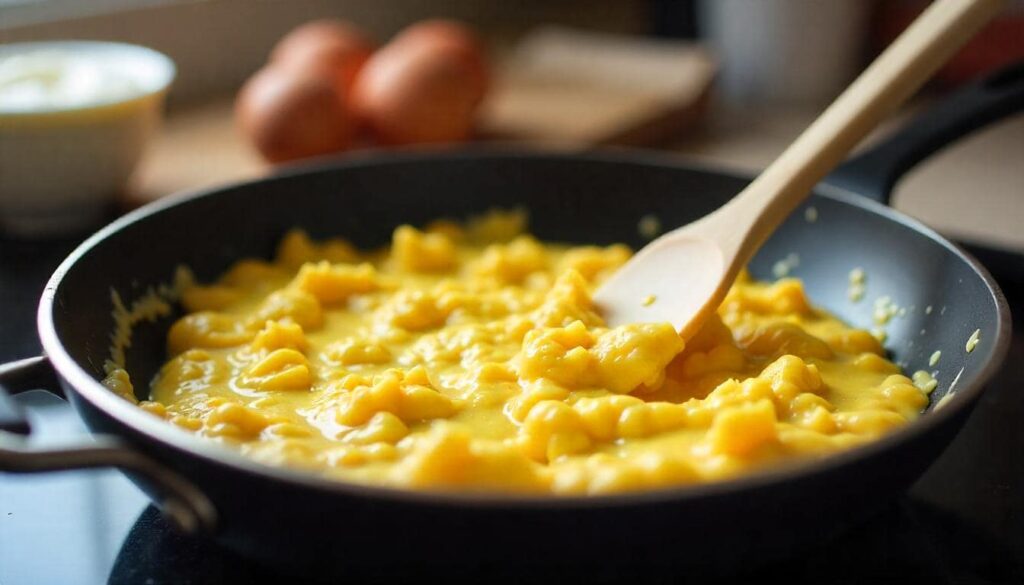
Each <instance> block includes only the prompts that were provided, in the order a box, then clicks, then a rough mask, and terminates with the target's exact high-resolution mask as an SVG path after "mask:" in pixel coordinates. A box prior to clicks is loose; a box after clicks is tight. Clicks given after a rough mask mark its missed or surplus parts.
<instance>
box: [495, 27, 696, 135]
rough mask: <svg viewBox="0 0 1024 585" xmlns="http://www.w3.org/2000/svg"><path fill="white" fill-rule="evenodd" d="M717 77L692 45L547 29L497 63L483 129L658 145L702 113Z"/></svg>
mask: <svg viewBox="0 0 1024 585" xmlns="http://www.w3.org/2000/svg"><path fill="white" fill-rule="evenodd" d="M714 75H715V61H714V59H712V58H711V56H710V55H709V53H708V52H707V51H706V50H704V49H702V48H701V47H699V46H697V45H694V44H693V43H687V42H680V41H670V40H655V39H649V38H645V37H631V36H621V35H610V34H603V33H592V32H583V31H578V30H573V29H567V28H560V27H544V28H541V29H538V30H536V31H535V32H533V33H531V34H529V35H527V36H526V37H525V38H524V39H523V40H522V41H521V42H520V43H519V44H518V45H517V47H516V48H515V49H514V50H513V51H512V53H511V54H510V55H509V56H508V57H507V58H506V59H504V60H503V61H501V63H500V66H499V68H498V74H497V76H496V83H495V86H494V91H492V93H491V95H490V96H489V98H488V99H487V101H486V102H485V104H484V106H483V111H482V113H481V119H480V129H481V133H482V135H483V136H484V137H485V138H487V139H495V140H512V141H523V140H525V141H529V142H531V143H540V144H546V145H552V146H558V145H567V146H580V145H599V144H627V145H639V146H650V145H657V144H660V143H662V142H664V141H666V140H669V139H678V138H679V137H680V135H681V133H682V132H684V131H685V130H686V128H687V127H688V126H689V125H690V124H692V123H693V122H694V121H695V120H696V119H697V118H698V117H699V116H700V114H701V112H702V111H703V108H704V105H705V104H706V102H707V99H706V98H707V95H708V89H709V88H710V86H711V82H712V80H713V78H714Z"/></svg>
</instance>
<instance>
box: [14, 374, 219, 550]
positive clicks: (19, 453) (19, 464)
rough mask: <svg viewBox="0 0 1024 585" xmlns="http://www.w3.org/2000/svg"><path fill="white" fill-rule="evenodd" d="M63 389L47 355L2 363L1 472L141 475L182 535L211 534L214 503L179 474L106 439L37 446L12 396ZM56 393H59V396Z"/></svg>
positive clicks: (108, 438) (214, 521)
mask: <svg viewBox="0 0 1024 585" xmlns="http://www.w3.org/2000/svg"><path fill="white" fill-rule="evenodd" d="M57 388H60V383H59V382H58V380H57V374H56V372H54V370H53V367H52V366H51V365H50V361H49V360H48V359H46V357H44V356H40V357H34V358H28V359H24V360H20V361H16V362H10V363H7V364H0V472H13V473H40V472H46V471H67V470H73V469H95V468H100V467H116V468H118V469H120V470H122V471H126V472H129V473H132V474H135V475H138V476H140V477H141V478H142V479H143V480H144V482H145V483H146V484H147V485H148V486H152V487H153V489H154V490H155V493H156V496H155V498H154V499H155V501H156V504H157V506H158V507H159V508H160V510H161V511H162V512H163V514H164V516H165V517H166V518H167V519H168V520H169V521H170V522H171V524H173V525H174V526H176V527H177V528H178V529H179V530H181V531H182V532H185V533H187V534H199V533H210V532H212V530H213V528H214V526H215V524H216V512H215V510H214V508H213V505H212V504H211V503H210V501H209V500H208V499H207V498H206V496H205V495H203V493H202V492H201V491H199V489H198V488H197V487H196V486H195V485H193V484H192V482H190V481H188V480H187V479H185V478H184V477H182V476H181V475H179V474H177V473H176V472H173V471H171V470H169V469H167V468H165V467H163V466H162V465H160V464H159V463H157V462H155V461H153V460H152V459H150V458H149V457H147V456H145V455H143V454H142V453H140V452H138V451H136V450H134V449H132V448H131V447H129V446H128V445H127V444H126V443H125V442H124V441H122V440H121V439H118V438H116V437H112V436H107V435H95V436H92V437H83V438H81V439H76V440H74V441H73V442H71V443H70V444H66V445H47V446H46V447H40V446H35V445H33V444H32V443H31V442H30V441H29V440H28V439H29V436H28V435H29V434H30V433H29V431H30V430H31V428H30V425H29V423H28V419H27V418H26V417H25V414H24V412H23V411H22V410H21V409H20V408H19V407H18V405H17V403H15V402H14V400H13V399H12V395H14V394H19V393H21V392H25V391H28V390H36V389H42V390H48V391H51V392H54V389H57ZM55 393H56V392H55Z"/></svg>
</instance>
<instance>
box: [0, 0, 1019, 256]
mask: <svg viewBox="0 0 1024 585" xmlns="http://www.w3.org/2000/svg"><path fill="white" fill-rule="evenodd" d="M927 3H928V2H927V1H925V0H894V1H886V2H872V1H867V0H833V1H829V2H818V1H815V0H760V1H751V0H617V1H615V2H593V1H591V0H562V1H559V2H551V1H547V0H518V1H515V2H488V1H484V0H444V1H442V2H439V1H437V0H388V1H370V0H92V1H90V2H80V1H76V0H0V43H3V44H10V43H21V42H36V41H45V40H51V39H89V40H104V41H119V42H125V43H133V44H138V45H143V46H145V47H149V48H152V49H155V50H157V51H159V52H161V53H163V54H165V55H167V56H168V57H170V58H171V59H172V60H173V62H174V63H175V65H176V67H177V71H176V77H175V78H174V81H173V84H172V85H171V87H170V91H169V93H168V94H167V115H166V118H165V120H164V123H163V124H162V126H161V128H160V130H159V131H157V132H156V135H155V137H154V138H153V139H152V140H151V141H147V145H146V151H147V157H146V158H145V159H144V160H143V162H142V163H141V167H140V168H139V169H138V171H137V172H135V173H134V175H133V178H132V180H131V182H130V183H128V185H127V187H125V188H124V189H122V190H120V193H119V197H120V198H121V200H122V202H123V204H124V205H126V206H129V207H130V206H133V205H137V204H139V203H143V202H146V201H149V200H152V199H154V198H157V197H160V196H162V195H165V194H168V193H172V192H176V191H180V190H183V189H193V188H198V187H203V186H208V185H212V184H216V183H220V182H223V181H228V180H237V179H244V178H248V177H253V176H256V175H259V174H261V173H264V172H266V171H267V169H268V168H270V167H269V164H268V162H267V159H268V158H269V159H270V160H274V161H275V162H282V160H291V159H295V158H302V157H304V156H307V155H308V152H307V151H302V150H301V149H299V150H298V151H295V152H286V153H283V155H282V153H281V152H277V153H268V152H267V148H266V144H263V146H261V142H260V141H261V140H263V143H266V140H267V139H269V138H277V135H268V132H271V130H267V128H268V127H269V126H272V123H280V124H284V123H285V122H288V124H285V125H291V126H295V124H292V122H293V120H292V119H291V118H288V116H289V115H294V112H288V111H285V112H284V113H282V110H288V108H289V107H292V109H293V110H294V109H296V106H295V105H294V104H277V103H274V104H270V105H269V106H268V105H267V104H266V103H263V102H262V101H261V100H260V99H255V98H253V99H249V100H248V101H246V100H245V98H244V97H239V91H240V88H242V87H243V84H244V83H245V81H246V80H247V79H249V78H250V77H251V76H253V74H254V73H255V72H257V71H259V70H261V68H265V64H266V63H267V61H268V58H269V55H270V54H271V52H272V50H273V49H274V47H275V46H276V45H277V44H278V43H279V42H280V41H281V39H282V37H284V36H285V35H286V34H287V33H289V31H293V30H294V29H295V28H296V27H298V26H299V25H302V24H304V23H308V22H310V21H314V20H318V19H334V20H342V21H345V22H346V23H348V24H349V25H351V26H353V27H355V29H356V30H357V31H358V33H359V34H360V35H361V36H362V38H364V39H367V41H368V43H369V45H370V47H371V50H372V49H377V53H381V52H382V51H381V50H380V49H381V48H387V47H389V46H390V45H389V41H390V40H391V39H393V38H394V37H395V35H396V33H400V32H401V31H403V29H406V28H407V27H409V26H410V25H412V24H414V23H417V22H419V21H422V20H424V19H437V18H444V19H449V20H452V21H455V22H456V23H460V24H462V25H464V26H465V27H466V30H468V31H469V32H470V33H471V34H472V35H474V36H475V37H476V40H477V41H478V42H479V44H480V50H481V52H482V57H481V59H482V63H483V65H484V67H485V69H484V71H485V72H486V74H487V75H486V80H487V84H486V88H485V90H483V91H482V92H481V93H482V97H481V98H480V99H479V100H474V101H473V103H472V106H471V107H470V106H466V108H468V109H469V110H470V112H471V113H470V115H471V116H472V119H471V121H470V124H471V125H470V126H469V132H468V133H467V132H462V131H455V134H454V135H449V136H442V137H441V138H443V139H440V140H421V139H418V138H416V137H402V136H399V137H395V136H388V135H387V132H386V131H383V130H381V131H380V132H377V136H376V138H374V137H373V136H370V137H369V138H367V134H366V133H365V132H363V131H362V130H358V131H353V132H355V134H354V135H352V136H349V137H348V138H346V139H343V140H340V141H338V142H337V143H336V144H333V146H332V145H331V144H327V145H323V144H321V145H319V146H317V147H313V148H312V152H313V153H314V154H334V153H339V152H345V151H350V150H353V149H360V148H365V147H380V146H384V147H390V146H395V145H404V146H407V145H409V144H411V143H416V142H461V141H463V140H478V141H479V140H486V141H502V142H508V141H513V142H527V143H530V144H532V145H538V146H544V147H551V148H589V147H592V146H595V145H609V144H610V145H629V146H640V147H648V148H660V149H666V150H670V151H673V152H678V153H679V154H680V155H681V156H686V157H690V158H695V159H699V160H704V161H711V162H714V163H718V164H723V165H726V166H729V167H738V168H741V169H747V170H751V171H753V170H757V169H760V168H763V167H764V166H765V165H766V164H767V163H768V162H770V161H771V160H772V159H773V158H774V157H775V156H776V155H777V154H778V153H779V152H780V151H781V149H782V148H783V147H784V146H785V145H786V144H788V142H789V141H790V140H792V139H793V138H794V137H795V136H796V135H797V134H798V133H799V131H800V130H802V129H803V127H804V126H805V125H806V123H808V122H809V121H810V120H812V119H813V118H814V116H815V115H816V114H817V113H818V112H819V111H820V109H821V107H822V106H823V105H824V104H826V103H827V102H828V101H829V100H830V99H831V98H833V97H835V96H836V95H837V94H838V93H839V92H840V91H841V90H842V88H843V87H844V86H845V84H847V83H848V82H849V81H850V80H851V79H852V78H853V77H854V76H855V75H856V74H857V72H858V71H859V70H860V69H861V68H862V67H863V66H864V65H865V64H866V63H867V62H868V61H869V60H870V58H871V57H872V56H873V55H874V54H875V53H877V51H878V50H879V49H880V48H881V47H884V46H885V45H886V44H887V43H888V42H889V41H890V40H891V39H892V38H893V37H894V36H895V35H896V34H898V32H899V31H900V30H901V29H902V28H903V27H904V26H905V25H906V23H907V22H909V21H910V20H911V19H912V18H913V17H914V16H915V15H916V14H917V13H918V12H919V11H920V10H922V8H923V7H924V6H926V5H927ZM1021 39H1024V2H1022V1H1021V0H1012V1H1011V2H1010V3H1009V5H1008V8H1007V9H1006V10H1005V12H1004V14H1003V15H1002V16H1001V17H1000V18H999V19H998V20H997V21H996V22H994V23H993V24H991V25H990V26H989V27H988V28H987V29H986V31H985V32H984V33H983V34H982V35H981V36H980V37H979V38H978V39H976V40H975V41H974V42H973V43H972V44H971V45H970V46H968V47H967V48H966V49H965V50H963V51H962V52H961V54H960V55H959V56H958V57H957V58H956V59H955V60H954V61H953V62H952V63H950V64H949V65H948V66H947V67H946V68H945V69H944V70H943V71H942V73H941V74H940V75H939V76H938V77H937V79H936V80H935V81H934V83H932V84H931V86H930V87H929V88H928V90H927V92H926V94H925V95H924V96H922V97H921V98H919V99H918V100H916V101H915V102H914V103H913V104H912V105H911V106H910V107H909V108H907V112H906V113H904V114H903V116H904V117H905V116H907V115H909V114H910V113H912V112H913V111H916V110H919V109H920V108H922V107H924V106H925V105H926V104H927V103H929V101H930V100H932V99H934V97H935V96H937V95H940V94H942V93H943V92H946V91H949V90H950V89H951V88H954V87H956V86H957V85H958V84H962V83H964V82H966V81H968V80H971V79H975V78H977V77H979V76H981V75H984V74H985V73H986V72H989V71H992V70H993V69H995V68H998V67H999V66H1001V65H1005V64H1007V63H1011V62H1014V61H1017V60H1020V59H1022V58H1024V42H1022V40H1021ZM390 44H394V43H390ZM394 52H395V51H392V53H394ZM396 58H397V57H396ZM0 60H2V55H0ZM383 60H384V59H379V61H383ZM399 60H400V59H399ZM371 61H372V60H371ZM385 76H386V74H385ZM363 77H372V76H371V75H370V74H364V75H363ZM378 77H380V76H378ZM413 77H415V75H413ZM421 77H422V76H421ZM401 81H402V80H399V83H397V84H395V83H392V82H390V81H387V80H385V81H384V82H381V83H383V89H381V87H377V89H376V90H375V91H377V92H378V94H380V92H383V94H381V95H384V96H385V97H392V98H394V99H395V100H399V101H398V102H395V103H396V104H397V105H394V106H393V108H399V110H398V111H397V114H396V113H395V111H394V110H389V111H387V112H384V113H383V114H382V113H380V112H376V115H377V116H378V118H380V117H384V118H385V120H384V121H383V122H381V125H386V122H388V121H395V123H399V122H401V121H403V120H405V119H402V118H401V117H400V115H402V114H408V115H412V114H410V113H408V112H406V111H405V110H402V109H401V108H403V107H405V108H406V109H408V107H409V106H408V105H405V106H402V103H405V102H401V99H400V98H409V97H410V96H412V97H416V98H418V96H420V93H417V92H421V93H422V92H423V91H427V90H426V89H424V87H425V86H424V84H427V85H429V81H430V80H427V81H423V80H422V79H420V80H416V79H413V80H410V81H408V83H410V84H412V86H409V85H408V84H407V85H406V86H402V85H401ZM264 82H265V83H263V85H273V81H272V80H271V81H267V80H264ZM417 83H419V84H420V85H416V84H417ZM0 84H2V79H0ZM389 84H390V85H389ZM254 85H259V84H254ZM364 85H367V86H371V85H372V83H371V82H366V83H365V84H364ZM442 85H443V83H442ZM456 85H457V83H456ZM378 86H380V84H379V83H378ZM399 86H401V87H404V88H405V89H401V87H399ZM409 87H411V88H412V89H409ZM442 89H443V88H442ZM0 90H2V85H0ZM268 91H270V90H265V91H262V92H261V91H259V88H257V90H253V91H252V93H257V94H259V95H257V96H256V97H257V98H262V97H263V96H264V94H265V93H266V92H268ZM373 91H374V90H372V89H371V90H366V91H363V92H362V94H367V93H372V92H373ZM403 92H405V93H403ZM409 92H411V93H409ZM357 97H358V96H357ZM369 99H370V100H371V101H373V100H376V102H375V103H381V102H382V101H384V102H386V100H382V98H381V97H380V95H377V94H375V95H372V96H371V97H370V98H369ZM452 99H454V98H452ZM364 101H366V100H365V99H364ZM393 101H394V100H393ZM407 101H408V100H407ZM420 101H423V100H420ZM243 102H244V103H243ZM399 102H401V103H399ZM477 102H479V103H477ZM254 103H255V104H256V105H252V104H254ZM388 103H391V102H388ZM243 105H245V106H246V108H244V110H245V112H244V113H243V112H242V111H239V112H237V113H236V109H239V110H241V109H243V108H242V106H243ZM249 106H251V107H249ZM372 107H374V106H372V105H371V108H372ZM377 107H378V109H382V108H384V107H385V106H377ZM466 108H464V109H466ZM297 109H300V110H304V111H310V109H311V108H310V107H301V108H297ZM312 109H315V108H312ZM0 110H2V108H0ZM253 111H255V112H257V113H256V114H253V113H252V112H253ZM267 111H269V113H267ZM344 113H345V114H346V115H347V114H348V113H349V112H344ZM371 114H373V113H371ZM396 115H397V116H399V117H398V118H395V116H396ZM460 115H461V114H460ZM367 117H372V115H368V116H367ZM435 117H436V116H435ZM898 119H899V117H897V120H898ZM254 120H255V122H254ZM3 124H4V118H3V112H2V111H0V128H2V126H3ZM360 124H362V123H360ZM895 124H896V122H893V123H892V124H890V125H888V126H887V127H885V128H883V129H882V130H881V131H880V132H879V133H876V134H877V135H881V134H884V133H885V132H886V131H887V130H889V129H891V128H892V127H893V126H894V125H895ZM406 125H408V124H406ZM378 126H380V125H378ZM360 128H362V126H360ZM277 132H280V131H277ZM349 134H351V132H349ZM442 134H443V133H442ZM449 134H450V133H449ZM286 138H290V137H287V136H286ZM2 144H3V143H2V142H0V148H2V147H3V146H2ZM1022 145H1024V120H1021V117H1020V116H1017V117H1016V118H1015V119H1012V120H1010V121H1006V122H1003V123H1000V124H997V125H995V126H993V127H992V128H991V129H988V130H985V131H983V132H981V133H979V134H978V135H977V136H974V137H971V138H969V139H967V140H965V141H962V142H961V143H960V144H959V145H957V146H956V147H955V148H954V149H950V151H949V152H947V153H942V154H940V155H939V156H936V157H933V159H932V160H931V161H930V162H929V163H928V164H926V165H923V166H922V168H921V169H920V170H918V171H915V172H914V173H913V174H912V175H911V176H910V177H909V178H908V180H907V181H905V182H904V184H903V185H901V188H900V191H899V193H898V195H897V198H896V199H897V203H896V205H897V207H899V208H900V209H902V210H904V211H907V212H909V213H911V214H912V215H915V216H917V217H919V218H921V219H923V220H925V221H926V222H927V223H929V224H932V225H934V226H935V227H938V228H939V229H940V230H942V231H944V232H945V233H947V234H949V235H952V236H954V237H960V238H963V239H967V240H970V241H978V242H983V243H986V244H993V245H996V246H998V247H1000V248H1003V249H1012V250H1024V235H1022V234H1021V233H1020V230H1019V229H1018V227H1017V226H1019V225H1021V224H1022V223H1024V211H1022V210H1024V206H1019V205H1016V200H1017V196H1018V195H1019V194H1020V185H1021V184H1024V176H1022V175H1021V173H1022V170H1021V169H1022V167H1021V165H1019V160H1020V155H1021V152H1022V148H1024V146H1022ZM12 150H13V149H12V148H9V149H8V151H7V152H8V154H9V153H10V152H11V151H12ZM261 150H262V153H263V154H262V156H261ZM8 158H9V159H10V155H9V156H8ZM22 166H24V165H22ZM979 182H980V183H979ZM967 192H970V193H972V195H973V196H972V197H964V196H963V194H964V193H967Z"/></svg>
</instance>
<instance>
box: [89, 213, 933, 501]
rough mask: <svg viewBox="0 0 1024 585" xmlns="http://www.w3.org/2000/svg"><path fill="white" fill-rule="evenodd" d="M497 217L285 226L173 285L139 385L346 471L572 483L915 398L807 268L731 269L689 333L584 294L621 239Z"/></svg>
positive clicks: (826, 444)
mask: <svg viewBox="0 0 1024 585" xmlns="http://www.w3.org/2000/svg"><path fill="white" fill-rule="evenodd" d="M489 221H490V222H491V224H493V225H495V226H497V227H498V228H499V229H498V231H502V230H504V231H502V235H501V237H499V238H496V239H498V240H501V242H500V243H499V242H493V243H488V242H486V237H483V234H485V232H486V230H485V229H482V228H479V227H478V228H476V230H475V231H473V229H464V228H461V227H459V226H457V225H454V224H452V223H450V222H439V223H437V224H434V225H433V226H430V227H428V228H427V229H425V230H424V231H419V230H416V229H413V228H411V227H408V226H406V227H402V228H399V229H398V230H396V232H395V236H394V239H393V242H392V246H391V247H390V249H388V250H382V251H377V252H372V253H363V252H359V251H357V250H355V249H354V248H353V247H352V246H351V245H349V244H348V243H346V242H344V241H341V240H330V241H327V242H322V243H314V242H312V241H310V240H309V239H308V238H307V237H306V236H305V235H304V234H303V233H301V232H292V233H290V234H288V235H287V236H286V237H285V239H284V240H283V242H282V243H281V246H280V248H279V250H278V254H277V257H276V258H275V260H274V261H272V262H266V261H261V260H243V261H240V262H239V263H237V264H236V265H235V266H233V267H232V268H231V269H229V270H228V271H227V272H226V273H225V274H224V275H223V276H222V277H221V278H220V279H219V280H218V281H217V282H214V283H210V284H204V285H197V284H190V285H188V286H186V287H185V288H184V290H183V291H182V303H183V304H184V306H185V308H186V309H187V311H188V314H187V315H186V316H184V317H183V318H182V319H181V320H179V321H178V322H177V323H176V324H175V325H174V326H173V327H172V328H171V330H170V332H169V335H168V347H169V348H170V352H171V354H170V355H169V356H168V357H169V360H168V362H167V363H166V365H164V367H163V368H162V370H161V371H160V373H159V374H158V376H157V377H156V378H155V379H154V380H153V381H152V384H151V399H152V400H151V401H148V402H144V403H143V404H142V407H143V408H145V409H146V410H148V411H149V412H151V413H153V414H154V415H157V416H161V417H163V418H166V419H167V420H169V421H170V422H172V423H174V424H177V425H179V426H181V427H182V428H184V429H187V430H188V431H190V432H194V433H196V434H198V435H200V436H203V437H206V438H207V439H209V440H212V441H217V442H221V443H224V444H227V445H230V446H232V447H233V448H236V449H239V450H240V451H242V452H243V453H244V454H245V455H247V456H249V457H252V458H254V459H256V460H259V461H262V462H265V463H268V464H273V465H287V466H293V467H299V468H304V469H309V470H312V471H314V472H317V473H322V474H325V475H327V476H330V477H336V478H339V479H342V480H346V481H355V482H362V483H370V484H384V485H391V486H399V487H406V488H415V489H439V490H471V491H472V490H475V491H503V492H540V493H554V494H573V493H606V492H617V491H630V490H643V489H651V488H655V487H658V486H664V485H678V484H687V483H697V482H706V481H714V480H719V479H723V478H729V477H735V476H738V475H742V474H746V473H751V472H753V471H755V470H758V469H763V468H765V467H768V466H772V465H780V464H789V463H790V462H794V461H801V460H807V459H813V458H817V457H821V456H824V455H826V454H828V453H832V452H835V451H839V450H843V449H848V448H851V447H854V446H856V445H860V444H863V443H865V442H868V441H871V440H873V439H875V438H877V437H879V436H882V435H884V434H885V433H887V432H889V431H890V430H892V429H893V428H895V427H898V426H901V425H904V424H906V423H907V422H908V421H910V420H913V419H914V418H916V417H917V416H918V415H919V413H920V412H921V411H922V409H923V408H924V406H925V405H926V404H927V401H928V399H927V396H926V392H925V391H923V390H922V389H920V388H919V387H917V386H915V385H914V383H913V382H912V381H911V380H910V379H908V378H907V377H905V376H903V375H902V374H901V373H900V370H899V368H898V367H897V366H896V365H895V364H893V363H891V362H890V361H888V360H887V359H885V357H884V352H883V350H882V347H881V345H880V344H879V342H878V341H877V340H876V339H875V338H874V337H872V335H871V334H869V333H867V332H865V331H861V330H857V329H852V328H850V327H848V326H846V325H845V324H843V323H842V322H840V321H839V320H837V319H836V318H834V317H832V316H831V315H829V314H827V313H824V312H822V311H820V310H817V309H815V308H814V307H813V306H812V305H811V304H810V301H809V299H808V298H807V296H806V295H805V293H804V290H803V286H802V284H801V283H800V281H799V280H796V279H792V278H784V279H781V280H779V281H777V282H775V283H771V284H766V283H761V282H755V281H752V280H750V279H749V277H747V276H746V275H743V276H741V278H740V279H739V280H738V281H737V283H736V284H735V285H734V286H733V288H732V289H731V290H730V291H729V293H728V295H727V297H726V299H725V301H724V302H723V304H722V306H721V308H720V309H719V311H718V314H717V316H715V317H713V318H712V319H710V320H709V321H708V322H707V324H706V325H705V326H704V328H703V329H702V330H701V331H700V332H699V333H698V334H697V335H696V336H695V337H694V338H693V339H691V340H690V341H689V343H688V344H684V343H683V342H682V340H681V339H680V338H679V337H678V335H676V333H675V331H674V330H673V329H672V327H671V326H669V325H668V324H657V323H655V324H650V323H648V324H632V325H626V326H622V327H616V328H608V327H607V326H606V325H605V324H604V322H603V321H602V319H601V317H600V316H599V315H598V314H597V313H596V312H595V308H594V306H593V304H592V301H591V296H590V295H591V293H592V291H593V290H594V289H595V288H596V286H597V285H598V284H599V283H600V282H601V281H602V280H604V279H605V278H607V277H608V276H609V275H610V274H612V273H613V272H614V271H615V270H616V269H617V268H618V267H619V266H621V265H622V264H623V263H624V262H625V261H626V260H627V259H628V258H629V255H630V254H629V251H628V250H627V249H626V248H625V247H623V246H610V247H603V248H602V247H593V246H581V247H566V246H560V245H553V244H541V243H540V242H537V241H536V240H534V239H533V238H531V237H530V236H526V235H520V236H517V237H512V238H511V239H510V240H509V239H508V238H507V236H508V235H509V234H508V233H506V232H508V231H509V229H508V228H509V223H508V222H504V223H503V222H502V221H501V220H500V217H493V218H491V220H489ZM513 223H514V222H513ZM476 225H477V226H479V225H480V224H476ZM506 240H507V241H506ZM108 380H110V383H111V386H112V387H115V386H117V385H118V384H124V383H130V382H129V381H128V379H127V375H126V374H125V373H124V370H123V369H116V370H115V371H113V372H112V374H111V376H110V377H108Z"/></svg>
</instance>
